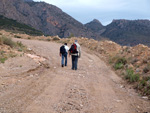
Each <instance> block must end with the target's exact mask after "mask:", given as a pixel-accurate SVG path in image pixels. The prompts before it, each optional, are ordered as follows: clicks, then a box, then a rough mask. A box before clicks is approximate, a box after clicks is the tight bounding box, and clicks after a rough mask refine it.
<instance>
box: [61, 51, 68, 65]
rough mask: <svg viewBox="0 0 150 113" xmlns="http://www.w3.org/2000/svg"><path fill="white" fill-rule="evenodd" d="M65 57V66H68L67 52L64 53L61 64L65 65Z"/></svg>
mask: <svg viewBox="0 0 150 113" xmlns="http://www.w3.org/2000/svg"><path fill="white" fill-rule="evenodd" d="M64 59H65V66H67V53H65V54H62V59H61V64H62V65H64Z"/></svg>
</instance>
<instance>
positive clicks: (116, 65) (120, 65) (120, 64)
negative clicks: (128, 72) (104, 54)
mask: <svg viewBox="0 0 150 113" xmlns="http://www.w3.org/2000/svg"><path fill="white" fill-rule="evenodd" d="M123 67H124V65H123V64H122V63H115V65H114V68H115V70H117V69H122V68H123Z"/></svg>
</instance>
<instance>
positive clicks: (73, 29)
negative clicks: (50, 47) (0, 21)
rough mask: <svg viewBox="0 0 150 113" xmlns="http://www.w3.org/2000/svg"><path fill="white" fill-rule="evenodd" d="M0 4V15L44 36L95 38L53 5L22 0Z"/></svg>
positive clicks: (80, 24)
mask: <svg viewBox="0 0 150 113" xmlns="http://www.w3.org/2000/svg"><path fill="white" fill-rule="evenodd" d="M0 2H1V4H0V14H1V15H3V16H5V17H7V18H11V19H14V20H17V21H18V22H21V23H24V24H27V25H30V26H32V27H34V28H36V29H38V30H41V31H43V32H44V33H45V34H46V35H52V36H54V35H58V36H59V37H69V36H70V35H72V34H73V35H74V36H78V37H88V38H95V37H96V35H95V34H94V33H92V31H90V30H88V29H87V28H86V27H85V26H84V25H83V24H82V23H80V22H78V21H77V20H75V19H74V18H72V17H71V16H70V15H68V14H67V13H65V12H63V11H62V10H61V9H60V8H58V7H56V6H54V5H51V4H47V3H45V2H24V1H22V0H19V1H18V0H5V1H3V0H0ZM10 10H11V12H10Z"/></svg>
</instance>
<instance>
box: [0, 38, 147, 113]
mask: <svg viewBox="0 0 150 113" xmlns="http://www.w3.org/2000/svg"><path fill="white" fill-rule="evenodd" d="M13 40H14V41H21V42H22V43H23V44H24V45H26V46H27V47H28V49H30V50H32V51H34V52H33V53H30V54H24V55H23V56H18V57H15V58H11V59H8V60H6V62H5V63H4V64H0V70H1V71H0V77H1V82H0V112H2V113H22V112H23V113H138V112H139V113H144V112H145V113H146V112H147V113H148V112H150V107H149V106H150V102H149V100H148V99H147V98H142V96H139V94H138V93H136V92H135V90H134V89H133V88H132V87H131V86H130V85H127V84H126V82H124V80H122V79H121V78H120V77H119V76H118V75H116V74H115V73H114V71H112V70H111V67H109V66H107V65H106V64H105V63H104V61H102V60H101V59H100V57H101V58H104V56H103V55H102V54H99V55H98V54H95V53H94V52H92V51H91V50H90V49H87V48H85V47H84V44H81V45H82V46H81V47H82V56H81V58H80V59H79V65H78V70H77V71H73V70H71V58H68V66H67V67H64V68H62V67H61V65H60V61H61V58H60V56H59V47H60V46H61V44H58V43H55V42H44V41H38V40H26V39H16V38H15V39H13ZM110 43H112V42H109V44H110ZM85 44H86V43H85ZM112 44H113V43H112ZM118 47H119V46H118ZM112 49H113V48H112ZM108 50H109V49H108ZM102 53H103V54H106V53H105V52H103V51H102Z"/></svg>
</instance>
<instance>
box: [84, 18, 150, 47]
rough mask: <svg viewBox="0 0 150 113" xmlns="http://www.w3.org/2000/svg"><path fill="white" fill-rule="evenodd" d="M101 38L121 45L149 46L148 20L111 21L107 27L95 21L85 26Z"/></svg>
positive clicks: (149, 25) (149, 29)
mask: <svg viewBox="0 0 150 113" xmlns="http://www.w3.org/2000/svg"><path fill="white" fill-rule="evenodd" d="M85 26H86V27H87V28H88V29H90V30H92V31H93V32H94V33H98V35H100V36H101V37H106V38H109V39H110V40H112V41H115V42H117V43H118V44H121V45H130V46H134V45H137V44H139V43H142V44H145V45H149V46H150V21H149V20H124V19H120V20H113V21H112V23H110V24H109V25H107V26H102V25H101V23H100V22H99V21H97V20H93V21H92V22H90V23H88V24H86V25H85Z"/></svg>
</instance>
